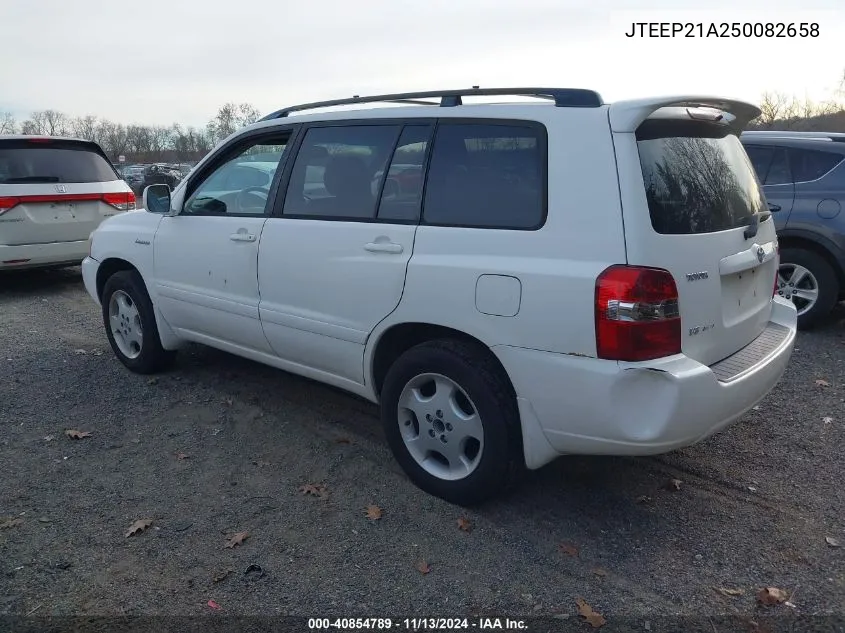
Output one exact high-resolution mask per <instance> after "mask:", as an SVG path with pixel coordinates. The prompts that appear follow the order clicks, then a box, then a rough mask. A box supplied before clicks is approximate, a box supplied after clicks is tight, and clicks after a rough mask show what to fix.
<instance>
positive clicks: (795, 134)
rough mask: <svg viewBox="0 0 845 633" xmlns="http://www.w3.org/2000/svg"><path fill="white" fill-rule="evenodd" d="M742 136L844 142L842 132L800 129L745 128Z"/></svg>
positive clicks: (844, 138)
mask: <svg viewBox="0 0 845 633" xmlns="http://www.w3.org/2000/svg"><path fill="white" fill-rule="evenodd" d="M742 136H749V137H755V136H756V137H759V138H780V139H802V138H804V139H818V140H820V141H833V142H834V143H845V133H843V132H802V131H800V130H746V131H744V132H743V133H742Z"/></svg>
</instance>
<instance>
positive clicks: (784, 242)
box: [778, 237, 845, 291]
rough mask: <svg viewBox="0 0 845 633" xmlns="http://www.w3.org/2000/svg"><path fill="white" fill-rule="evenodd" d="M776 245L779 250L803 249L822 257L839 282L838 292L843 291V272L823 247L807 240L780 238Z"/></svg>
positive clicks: (844, 273) (844, 281) (844, 279)
mask: <svg viewBox="0 0 845 633" xmlns="http://www.w3.org/2000/svg"><path fill="white" fill-rule="evenodd" d="M778 245H779V246H780V248H781V249H784V248H803V249H804V250H807V251H812V252H814V253H815V254H816V255H818V256H819V257H822V258H823V259H824V260H825V261H826V262H827V263H828V264H830V267H831V268H833V272H834V273H835V274H836V280H837V281H838V282H839V289H840V291H845V270H843V269H842V267H841V266H840V265H839V262H838V261H836V258H835V257H834V256H833V254H832V253H831V252H830V251H829V250H827V249H826V248H825V247H824V246H822V245H821V244H819V243H818V242H814V241H813V240H808V239H806V238H803V237H781V238H779V239H778Z"/></svg>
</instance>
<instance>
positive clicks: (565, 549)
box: [557, 543, 578, 556]
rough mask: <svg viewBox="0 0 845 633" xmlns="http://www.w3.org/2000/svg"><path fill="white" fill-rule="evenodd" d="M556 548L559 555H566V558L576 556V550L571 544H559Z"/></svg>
mask: <svg viewBox="0 0 845 633" xmlns="http://www.w3.org/2000/svg"><path fill="white" fill-rule="evenodd" d="M557 548H558V549H559V550H560V553H561V554H566V555H567V556H578V548H577V547H575V546H574V545H572V544H571V543H561V544H560V545H558V546H557Z"/></svg>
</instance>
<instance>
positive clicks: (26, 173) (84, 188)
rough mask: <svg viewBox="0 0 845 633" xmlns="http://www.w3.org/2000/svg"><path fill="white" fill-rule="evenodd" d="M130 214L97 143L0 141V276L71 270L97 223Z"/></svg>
mask: <svg viewBox="0 0 845 633" xmlns="http://www.w3.org/2000/svg"><path fill="white" fill-rule="evenodd" d="M134 208H135V194H134V193H132V189H130V188H129V185H127V184H126V183H125V182H124V181H123V180H122V179H121V178H120V175H119V174H118V173H117V171H116V170H115V168H114V167H113V166H112V164H111V163H110V162H109V160H108V158H107V157H106V155H105V153H103V150H102V149H101V148H100V146H99V145H97V144H96V143H92V142H90V141H83V140H81V139H72V138H61V137H48V136H6V135H3V136H0V270H6V269H14V268H34V267H45V266H67V265H78V264H79V263H80V262H81V261H82V260H83V259H84V258H85V256H86V255H87V254H88V237H89V236H90V235H91V232H92V231H93V230H94V229H96V228H97V227H98V226H99V225H100V222H102V221H103V220H104V219H105V218H108V217H110V216H112V215H115V214H118V213H121V212H123V211H128V210H130V209H134Z"/></svg>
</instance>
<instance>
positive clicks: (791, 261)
mask: <svg viewBox="0 0 845 633" xmlns="http://www.w3.org/2000/svg"><path fill="white" fill-rule="evenodd" d="M795 266H800V267H802V268H805V269H807V270H808V271H809V273H810V277H805V278H804V279H803V280H801V281H800V282H799V286H798V287H799V288H801V287H802V286H803V287H809V286H811V285H816V287H817V289H818V296H817V298H816V302H815V303H814V304H812V306H811V307H809V309H807V303H806V302H804V301H803V300H802V299H800V298H799V299H798V300H796V299H795V298H792V297H791V296H790V294H789V292H790V290H792V288H793V287H790V286H789V285H788V282H789V280H790V278H791V276H792V273H793V272H794V271H795ZM782 283H787V285H786V286H783V287H781V285H780V284H782ZM781 293H783V294H782V296H783V297H785V298H789V299H791V300H792V301H793V303H794V304H795V307H796V308H798V311H799V312H798V327H799V328H801V329H802V330H804V329H810V328H812V327H815V326H816V325H818V324H819V322H820V321H821V320H822V319H824V318H825V317H826V316H827V315H828V314H830V311H831V310H832V309H833V306H834V305H836V300H837V298H838V296H839V282H838V280H837V278H836V272H835V271H834V270H833V268H832V267H831V265H830V264H828V263H827V260H825V258H824V257H822V256H821V255H819V254H818V253H815V252H813V251H809V250H806V249H803V248H785V249H783V250H782V251H781V254H780V270H779V272H778V294H781ZM802 309H806V311H805V312H802Z"/></svg>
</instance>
